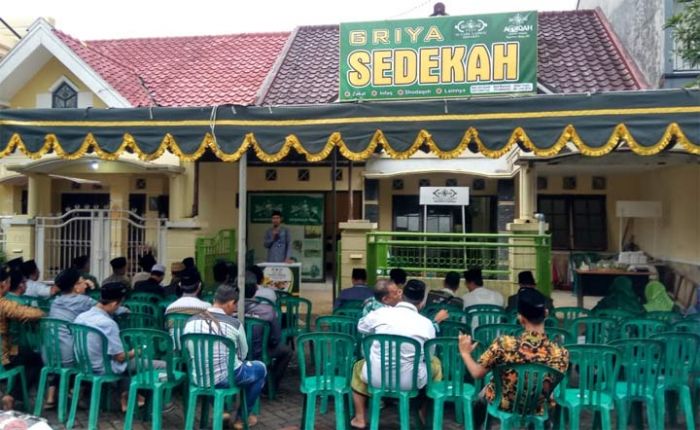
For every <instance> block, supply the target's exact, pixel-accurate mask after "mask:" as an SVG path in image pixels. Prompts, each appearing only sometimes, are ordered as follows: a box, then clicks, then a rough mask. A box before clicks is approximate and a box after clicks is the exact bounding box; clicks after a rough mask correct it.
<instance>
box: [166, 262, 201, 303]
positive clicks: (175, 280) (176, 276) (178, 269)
mask: <svg viewBox="0 0 700 430" xmlns="http://www.w3.org/2000/svg"><path fill="white" fill-rule="evenodd" d="M184 270H185V265H184V264H182V263H181V262H179V261H176V262H174V263H172V264H171V265H170V284H169V285H167V286H165V287H163V294H165V295H166V296H177V297H180V296H181V295H182V291H180V276H181V274H182V272H183V271H184ZM197 276H199V273H197Z"/></svg>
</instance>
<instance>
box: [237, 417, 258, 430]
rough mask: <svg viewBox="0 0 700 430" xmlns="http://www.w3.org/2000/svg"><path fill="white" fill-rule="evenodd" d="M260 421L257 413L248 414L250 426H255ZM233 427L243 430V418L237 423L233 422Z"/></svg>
mask: <svg viewBox="0 0 700 430" xmlns="http://www.w3.org/2000/svg"><path fill="white" fill-rule="evenodd" d="M257 423H258V417H256V416H255V415H249V416H248V427H249V428H250V427H253V426H255V425H256V424H257ZM233 428H234V429H235V430H243V420H241V419H240V418H239V419H237V420H236V422H235V423H233Z"/></svg>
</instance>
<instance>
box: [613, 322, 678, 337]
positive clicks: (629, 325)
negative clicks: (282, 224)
mask: <svg viewBox="0 0 700 430" xmlns="http://www.w3.org/2000/svg"><path fill="white" fill-rule="evenodd" d="M667 327H668V325H667V324H666V323H665V322H663V321H656V320H649V319H644V318H635V319H631V320H628V321H625V322H623V323H622V328H621V330H620V338H622V339H634V338H638V339H649V338H650V337H651V336H653V335H654V334H656V333H659V332H660V331H663V330H665V329H666V328H667Z"/></svg>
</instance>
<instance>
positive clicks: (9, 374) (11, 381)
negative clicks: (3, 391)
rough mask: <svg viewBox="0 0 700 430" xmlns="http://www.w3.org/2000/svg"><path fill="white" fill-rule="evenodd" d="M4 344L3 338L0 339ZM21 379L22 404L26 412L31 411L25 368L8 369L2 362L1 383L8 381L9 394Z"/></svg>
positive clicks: (0, 368)
mask: <svg viewBox="0 0 700 430" xmlns="http://www.w3.org/2000/svg"><path fill="white" fill-rule="evenodd" d="M0 343H2V337H0ZM17 378H19V383H20V387H21V389H22V404H23V405H24V409H25V410H27V411H28V410H29V392H28V391H27V377H26V375H25V372H24V366H22V365H19V366H15V367H13V368H12V369H7V368H5V366H4V365H3V364H2V361H0V381H7V392H8V393H10V392H12V389H13V388H14V386H15V383H16V382H17V381H16V380H17Z"/></svg>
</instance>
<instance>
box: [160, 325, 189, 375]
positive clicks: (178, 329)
mask: <svg viewBox="0 0 700 430" xmlns="http://www.w3.org/2000/svg"><path fill="white" fill-rule="evenodd" d="M190 318H192V315H189V314H179V313H171V314H167V315H165V329H166V330H167V331H168V333H170V338H171V339H172V340H173V351H174V352H175V354H174V356H173V362H174V363H175V368H176V369H178V370H180V369H182V368H183V367H184V360H183V355H182V342H181V339H182V332H183V330H184V329H185V324H187V321H188V320H189V319H190Z"/></svg>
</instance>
